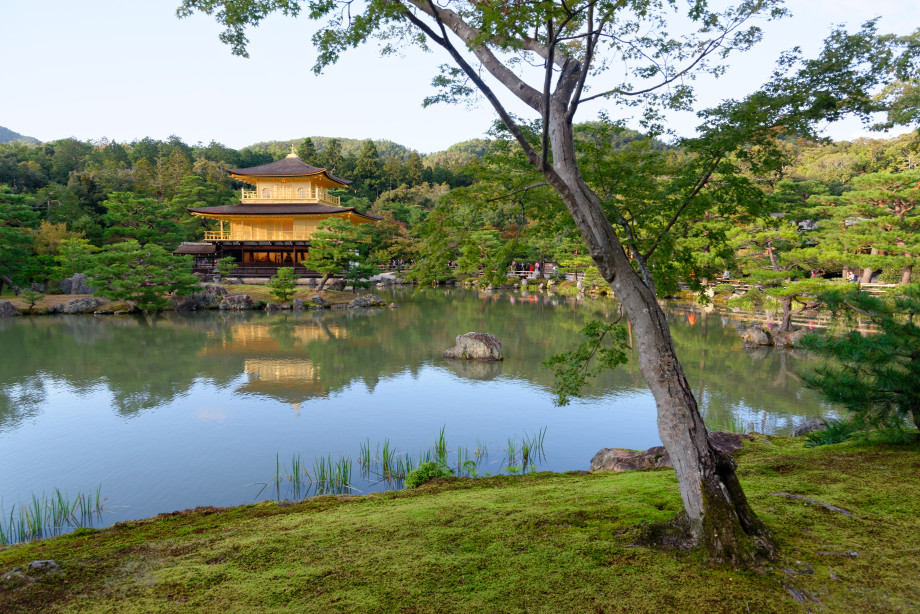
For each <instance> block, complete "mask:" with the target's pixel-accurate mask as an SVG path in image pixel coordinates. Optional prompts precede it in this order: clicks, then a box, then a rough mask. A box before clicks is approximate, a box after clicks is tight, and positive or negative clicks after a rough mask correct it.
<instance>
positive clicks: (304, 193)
mask: <svg viewBox="0 0 920 614" xmlns="http://www.w3.org/2000/svg"><path fill="white" fill-rule="evenodd" d="M306 197H307V191H306V190H305V189H304V188H297V198H306Z"/></svg>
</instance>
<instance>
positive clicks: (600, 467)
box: [591, 431, 752, 471]
mask: <svg viewBox="0 0 920 614" xmlns="http://www.w3.org/2000/svg"><path fill="white" fill-rule="evenodd" d="M746 439H752V437H751V436H750V435H746V434H743V433H726V432H724V431H712V432H711V433H709V443H710V444H711V445H712V447H714V448H716V449H717V450H721V451H722V452H725V453H727V454H732V453H734V452H735V451H736V450H738V449H739V448H740V447H741V444H742V442H743V441H744V440H746ZM653 467H673V465H672V464H671V457H670V456H669V455H668V451H667V450H665V449H664V446H655V447H653V448H649V449H648V450H645V451H638V450H625V449H623V448H604V449H603V450H601V451H599V452H598V453H597V454H595V455H594V458H592V459H591V471H634V470H636V469H651V468H653Z"/></svg>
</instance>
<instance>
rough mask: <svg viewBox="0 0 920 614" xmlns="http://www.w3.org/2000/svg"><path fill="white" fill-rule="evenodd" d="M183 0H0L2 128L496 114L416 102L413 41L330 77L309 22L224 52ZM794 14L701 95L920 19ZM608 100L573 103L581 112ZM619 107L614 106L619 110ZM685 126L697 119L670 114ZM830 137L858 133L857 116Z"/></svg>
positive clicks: (269, 130) (723, 92)
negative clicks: (861, 31)
mask: <svg viewBox="0 0 920 614" xmlns="http://www.w3.org/2000/svg"><path fill="white" fill-rule="evenodd" d="M178 3H179V0H143V1H137V0H135V1H131V0H83V1H78V2H75V1H73V0H0V24H2V25H0V28H2V35H0V59H2V66H3V81H2V83H3V87H2V90H0V126H5V127H7V128H9V129H11V130H14V131H16V132H19V133H21V134H25V135H28V136H33V137H35V138H37V139H39V140H42V141H49V140H54V139H59V138H65V137H70V136H72V137H76V138H78V139H81V140H86V139H100V138H102V137H107V138H109V139H114V140H117V141H121V142H126V141H132V140H134V139H138V138H143V137H145V136H151V137H154V138H159V139H163V138H166V137H168V136H169V135H170V134H176V135H178V136H180V137H181V138H182V139H183V140H185V141H186V142H188V143H191V144H194V143H197V142H199V141H200V142H203V143H207V142H209V141H211V140H212V139H213V140H216V141H219V142H221V143H223V144H225V145H228V146H230V147H234V148H242V147H244V146H246V145H249V144H252V143H255V142H258V141H268V140H281V139H292V138H300V137H304V136H338V137H348V138H374V139H388V140H392V141H396V142H398V143H401V144H403V145H406V146H408V147H411V148H414V149H417V150H419V151H420V152H423V153H427V152H433V151H438V150H441V149H445V148H446V147H448V146H449V145H451V144H453V143H456V142H458V141H463V140H467V139H470V138H475V137H479V136H483V134H484V133H485V131H486V130H487V129H488V127H489V126H490V124H491V122H492V120H493V113H492V111H491V109H489V108H487V107H486V106H485V104H484V103H483V104H480V105H479V106H478V107H476V108H467V107H465V106H450V105H436V106H434V107H429V108H427V109H423V108H422V106H421V101H422V99H423V98H424V97H425V96H426V95H427V94H429V93H430V92H431V88H430V82H431V78H432V76H434V74H435V72H436V67H437V66H438V65H439V64H441V63H444V62H446V61H447V58H446V57H445V56H444V55H442V54H441V53H439V52H434V53H430V54H424V53H422V52H420V51H418V50H415V49H410V50H408V51H407V52H406V54H405V56H404V57H401V58H393V57H390V58H383V59H381V58H380V57H379V56H378V54H377V51H376V47H375V46H373V45H371V46H366V47H364V48H362V49H358V50H355V51H352V52H350V53H348V54H346V55H345V56H344V57H343V58H342V60H341V61H340V62H339V64H337V65H335V66H333V67H331V68H329V69H328V70H327V71H326V74H324V75H321V76H315V75H314V74H313V73H312V72H311V70H310V67H311V66H312V64H313V58H314V53H315V52H314V51H313V49H312V47H311V45H310V34H311V32H312V27H311V24H310V23H309V21H308V20H306V19H305V18H300V19H289V18H284V17H280V16H273V17H272V18H270V19H268V20H266V21H265V22H263V24H262V26H261V27H259V28H258V29H256V30H253V31H251V33H250V36H249V38H250V40H251V43H250V47H249V51H250V55H251V57H250V58H249V59H245V58H239V57H236V56H233V55H231V53H230V49H229V47H227V46H226V45H224V44H222V43H221V42H220V41H219V40H218V38H217V37H218V34H219V32H220V31H221V28H220V26H219V25H218V24H217V23H216V22H215V21H214V20H213V19H212V18H209V17H206V16H202V15H196V16H194V17H192V18H189V19H183V20H179V19H178V18H176V16H175V9H176V6H177V5H178ZM788 6H789V8H790V9H791V10H792V12H793V14H794V17H792V18H789V19H785V20H781V21H780V22H777V23H768V24H764V27H765V30H766V36H765V40H764V42H763V43H761V45H759V46H758V47H757V48H756V49H755V51H753V52H751V53H749V54H748V55H747V56H746V57H743V58H742V57H736V58H735V59H734V60H733V61H732V68H731V70H730V71H729V73H728V74H727V75H726V76H724V77H723V78H722V79H720V80H719V81H716V82H714V83H708V84H705V87H704V88H703V93H702V96H701V98H702V101H704V102H706V103H707V104H713V103H715V102H717V101H718V100H719V99H722V98H727V97H740V96H743V95H744V94H745V93H747V92H749V91H750V90H751V89H753V88H755V87H756V86H757V85H758V84H759V83H760V82H762V81H763V80H764V79H765V78H766V77H767V76H768V75H769V72H770V70H771V68H772V66H773V62H774V60H775V58H776V57H777V55H778V53H779V52H780V51H781V50H783V49H787V48H789V47H792V46H794V45H800V46H802V48H803V49H804V50H805V51H806V52H807V51H812V52H814V51H816V50H817V49H818V48H819V45H820V42H821V40H822V39H823V38H824V36H826V35H827V33H828V32H829V29H830V27H831V25H832V24H836V23H846V24H849V25H851V26H852V27H853V28H854V29H855V28H856V26H857V25H858V24H860V23H861V22H863V21H864V20H866V19H868V18H871V17H874V16H881V17H882V21H881V30H882V31H886V32H895V33H898V34H907V33H908V32H910V31H912V30H913V29H915V28H917V27H920V2H916V1H912V0H874V1H873V2H866V1H865V0H791V1H789V2H788ZM602 108H603V102H600V103H597V104H595V105H594V106H592V107H590V108H586V109H583V110H581V111H580V115H579V119H581V120H586V119H590V118H591V117H592V116H594V114H596V113H597V112H598V110H600V109H602ZM614 117H615V115H614ZM675 126H676V128H677V129H678V131H680V132H684V133H690V132H691V131H692V126H693V124H692V122H690V121H687V122H686V123H685V122H684V121H683V120H676V124H675ZM828 134H829V136H831V137H833V138H835V139H851V138H855V137H856V136H860V135H862V134H863V132H862V129H861V127H860V125H859V124H858V123H847V124H844V125H841V126H832V127H830V129H829V130H828Z"/></svg>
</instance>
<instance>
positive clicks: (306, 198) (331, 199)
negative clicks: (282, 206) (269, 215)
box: [241, 188, 340, 207]
mask: <svg viewBox="0 0 920 614" xmlns="http://www.w3.org/2000/svg"><path fill="white" fill-rule="evenodd" d="M265 190H268V192H266V191H265ZM241 198H242V200H243V201H244V202H245V201H250V202H252V201H256V202H264V203H272V202H275V201H279V200H283V201H297V202H305V203H322V204H325V205H333V206H336V207H338V206H339V202H340V200H339V197H338V196H329V195H328V194H326V193H324V192H323V191H322V190H319V189H315V188H314V189H307V188H275V189H270V188H263V189H262V190H241Z"/></svg>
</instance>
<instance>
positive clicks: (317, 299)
mask: <svg viewBox="0 0 920 614" xmlns="http://www.w3.org/2000/svg"><path fill="white" fill-rule="evenodd" d="M310 300H311V301H313V304H314V305H316V306H317V307H318V308H320V309H325V308H326V307H328V306H329V301H327V300H326V299H324V298H323V297H321V296H320V295H319V294H314V295H313V297H312V298H311V299H310Z"/></svg>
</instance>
